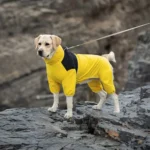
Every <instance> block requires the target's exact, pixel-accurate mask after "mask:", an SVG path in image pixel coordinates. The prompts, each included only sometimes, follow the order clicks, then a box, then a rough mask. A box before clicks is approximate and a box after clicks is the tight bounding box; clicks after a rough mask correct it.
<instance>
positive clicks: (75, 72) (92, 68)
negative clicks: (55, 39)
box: [44, 45, 115, 96]
mask: <svg viewBox="0 0 150 150" xmlns="http://www.w3.org/2000/svg"><path fill="white" fill-rule="evenodd" d="M44 61H45V63H46V71H47V78H48V83H49V88H50V91H51V92H52V93H59V91H60V85H62V87H63V90H64V94H65V95H66V96H73V95H74V94H75V88H76V84H78V83H79V84H80V83H82V82H84V81H86V80H88V79H91V80H90V82H88V85H89V87H90V88H91V90H92V91H93V92H95V93H97V92H99V91H101V90H102V89H104V90H105V91H106V92H107V93H108V94H111V93H114V92H115V87H114V83H113V71H112V66H111V64H110V63H109V61H108V60H107V59H106V58H105V57H102V56H97V55H85V54H74V53H71V52H70V51H68V50H64V49H63V48H62V47H61V46H60V45H59V46H58V47H57V49H56V52H55V53H54V55H53V56H52V58H51V59H46V58H45V59H44ZM97 79H98V80H97Z"/></svg>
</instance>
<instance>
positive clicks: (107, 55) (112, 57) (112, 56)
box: [102, 51, 116, 63]
mask: <svg viewBox="0 0 150 150" xmlns="http://www.w3.org/2000/svg"><path fill="white" fill-rule="evenodd" d="M102 56H103V57H105V58H107V59H108V61H112V62H115V63H116V59H115V53H114V52H112V51H111V52H110V53H109V54H104V55H102Z"/></svg>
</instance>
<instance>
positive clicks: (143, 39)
mask: <svg viewBox="0 0 150 150" xmlns="http://www.w3.org/2000/svg"><path fill="white" fill-rule="evenodd" d="M149 68H150V31H149V30H147V31H145V32H142V33H140V34H139V37H138V45H137V47H136V49H135V52H134V55H133V58H132V59H131V60H130V61H129V67H128V71H129V73H128V74H129V75H128V82H127V85H126V89H128V90H129V89H134V88H136V87H140V86H143V85H149V84H150V69H149Z"/></svg>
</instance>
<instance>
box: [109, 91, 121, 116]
mask: <svg viewBox="0 0 150 150" xmlns="http://www.w3.org/2000/svg"><path fill="white" fill-rule="evenodd" d="M110 96H111V97H112V99H113V100H114V106H115V109H114V113H120V106H119V100H118V95H117V94H116V93H113V94H110Z"/></svg>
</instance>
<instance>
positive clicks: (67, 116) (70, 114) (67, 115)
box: [64, 112, 72, 119]
mask: <svg viewBox="0 0 150 150" xmlns="http://www.w3.org/2000/svg"><path fill="white" fill-rule="evenodd" d="M64 117H65V118H66V119H69V118H72V113H71V112H67V113H66V114H65V115H64Z"/></svg>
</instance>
